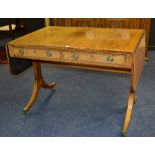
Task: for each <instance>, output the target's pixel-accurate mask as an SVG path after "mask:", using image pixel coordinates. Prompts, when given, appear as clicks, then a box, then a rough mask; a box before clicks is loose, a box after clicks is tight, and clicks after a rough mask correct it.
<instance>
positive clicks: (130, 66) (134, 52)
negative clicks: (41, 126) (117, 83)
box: [6, 26, 145, 136]
mask: <svg viewBox="0 0 155 155" xmlns="http://www.w3.org/2000/svg"><path fill="white" fill-rule="evenodd" d="M6 48H7V54H8V57H12V58H19V59H27V60H31V61H32V64H33V69H34V89H33V93H32V96H31V98H30V100H29V102H28V103H27V104H26V106H25V108H24V110H23V111H24V112H27V111H28V110H29V109H30V108H31V107H32V105H33V104H34V102H35V99H36V97H37V95H38V91H39V89H40V87H43V88H47V89H50V88H53V87H54V86H55V82H53V83H51V84H47V83H46V82H45V81H44V79H43V76H42V73H41V65H40V64H41V63H42V62H44V63H45V62H46V63H51V64H56V65H62V66H66V67H77V68H84V69H94V70H99V71H112V72H120V73H129V75H130V77H131V80H130V90H129V97H128V105H127V112H126V117H125V121H124V127H123V130H122V133H123V135H124V136H125V135H126V132H127V128H128V125H129V121H130V117H131V112H132V107H133V104H134V102H135V99H136V87H137V84H138V81H139V78H140V76H141V72H142V69H143V66H144V59H145V33H144V30H141V29H118V28H84V27H83V28H82V27H50V26H48V27H45V28H42V29H40V30H37V31H35V32H33V33H30V34H27V35H25V36H23V37H21V38H18V39H15V40H13V41H11V42H9V43H8V44H7V46H6Z"/></svg>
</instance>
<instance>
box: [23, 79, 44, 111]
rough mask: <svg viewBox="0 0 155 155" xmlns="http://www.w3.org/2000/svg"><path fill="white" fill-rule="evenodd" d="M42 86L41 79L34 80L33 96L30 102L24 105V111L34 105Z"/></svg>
mask: <svg viewBox="0 0 155 155" xmlns="http://www.w3.org/2000/svg"><path fill="white" fill-rule="evenodd" d="M40 87H41V85H40V83H39V81H38V80H35V81H34V87H33V92H32V96H31V98H30V100H29V102H28V103H27V104H26V106H25V107H24V109H23V111H24V112H27V111H28V110H29V109H30V108H31V107H32V105H33V104H34V102H35V100H36V98H37V95H38V92H39V89H40Z"/></svg>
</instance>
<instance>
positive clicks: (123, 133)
mask: <svg viewBox="0 0 155 155" xmlns="http://www.w3.org/2000/svg"><path fill="white" fill-rule="evenodd" d="M122 135H123V137H126V129H123V130H122Z"/></svg>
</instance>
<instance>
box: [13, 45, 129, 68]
mask: <svg viewBox="0 0 155 155" xmlns="http://www.w3.org/2000/svg"><path fill="white" fill-rule="evenodd" d="M13 56H15V57H19V58H28V59H34V60H47V61H57V62H68V63H79V64H80V63H81V64H88V65H89V64H90V65H97V66H113V67H122V68H130V67H131V56H130V54H121V53H117V52H107V51H106V52H104V51H99V52H82V51H74V52H73V51H57V50H42V49H33V50H32V49H22V48H15V49H14V50H13Z"/></svg>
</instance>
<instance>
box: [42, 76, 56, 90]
mask: <svg viewBox="0 0 155 155" xmlns="http://www.w3.org/2000/svg"><path fill="white" fill-rule="evenodd" d="M55 85H56V83H55V82H52V83H50V84H47V83H46V82H45V80H44V79H43V78H42V87H43V88H46V89H51V88H53V87H54V86H55Z"/></svg>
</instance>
